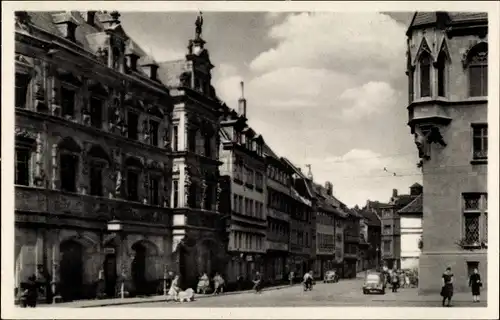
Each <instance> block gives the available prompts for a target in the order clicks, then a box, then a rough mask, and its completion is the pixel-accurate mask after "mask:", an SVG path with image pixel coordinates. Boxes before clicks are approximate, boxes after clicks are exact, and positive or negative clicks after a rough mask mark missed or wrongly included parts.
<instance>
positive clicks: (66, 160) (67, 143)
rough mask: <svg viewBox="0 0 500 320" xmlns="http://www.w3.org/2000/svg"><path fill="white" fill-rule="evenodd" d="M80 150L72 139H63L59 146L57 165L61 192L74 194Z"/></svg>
mask: <svg viewBox="0 0 500 320" xmlns="http://www.w3.org/2000/svg"><path fill="white" fill-rule="evenodd" d="M80 152H81V148H80V146H79V145H78V144H77V143H76V142H75V140H73V139H72V138H69V137H68V138H64V139H63V140H62V141H61V143H60V144H59V165H60V168H61V169H60V172H59V175H60V181H61V190H62V191H67V192H76V182H77V180H78V163H79V158H80Z"/></svg>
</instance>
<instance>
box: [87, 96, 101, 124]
mask: <svg viewBox="0 0 500 320" xmlns="http://www.w3.org/2000/svg"><path fill="white" fill-rule="evenodd" d="M92 101H99V102H100V104H99V108H100V116H99V118H100V121H99V122H98V125H97V126H96V123H95V118H94V115H95V113H94V104H93V103H92ZM104 102H105V99H103V98H101V97H100V96H97V95H91V96H90V99H89V104H90V126H91V127H93V128H96V129H102V128H103V123H104V109H105V108H104Z"/></svg>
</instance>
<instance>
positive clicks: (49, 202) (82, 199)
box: [15, 186, 171, 225]
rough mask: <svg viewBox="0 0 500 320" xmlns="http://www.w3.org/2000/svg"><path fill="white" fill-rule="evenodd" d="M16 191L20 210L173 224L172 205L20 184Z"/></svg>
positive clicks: (97, 218) (16, 204)
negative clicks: (165, 206) (155, 204)
mask: <svg viewBox="0 0 500 320" xmlns="http://www.w3.org/2000/svg"><path fill="white" fill-rule="evenodd" d="M15 192H16V198H15V209H16V210H17V211H23V212H33V213H37V212H43V213H52V214H58V213H64V214H69V215H72V216H75V217H81V218H87V219H96V220H111V219H118V220H122V221H138V222H143V223H158V224H162V225H171V214H170V213H171V211H170V210H171V209H170V208H163V207H156V206H150V205H144V204H141V203H136V202H129V201H126V200H121V199H109V198H103V197H95V196H89V195H81V194H76V193H69V192H62V191H59V190H48V189H41V188H33V187H24V186H16V187H15Z"/></svg>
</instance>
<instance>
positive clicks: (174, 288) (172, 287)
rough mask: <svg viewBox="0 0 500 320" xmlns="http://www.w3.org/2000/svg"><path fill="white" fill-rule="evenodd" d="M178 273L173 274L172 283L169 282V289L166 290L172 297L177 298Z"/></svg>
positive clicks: (178, 289)
mask: <svg viewBox="0 0 500 320" xmlns="http://www.w3.org/2000/svg"><path fill="white" fill-rule="evenodd" d="M179 291H180V288H179V275H175V277H174V279H173V280H172V283H171V284H170V290H168V295H169V296H170V297H171V298H172V299H173V300H177V298H178V295H179Z"/></svg>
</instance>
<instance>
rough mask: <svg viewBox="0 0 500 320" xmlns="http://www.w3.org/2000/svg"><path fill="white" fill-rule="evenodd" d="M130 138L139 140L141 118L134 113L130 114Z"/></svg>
mask: <svg viewBox="0 0 500 320" xmlns="http://www.w3.org/2000/svg"><path fill="white" fill-rule="evenodd" d="M127 119H128V138H129V139H132V140H137V139H138V138H139V131H138V130H139V129H138V127H139V116H138V115H137V114H136V113H134V112H130V111H129V112H128V114H127Z"/></svg>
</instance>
